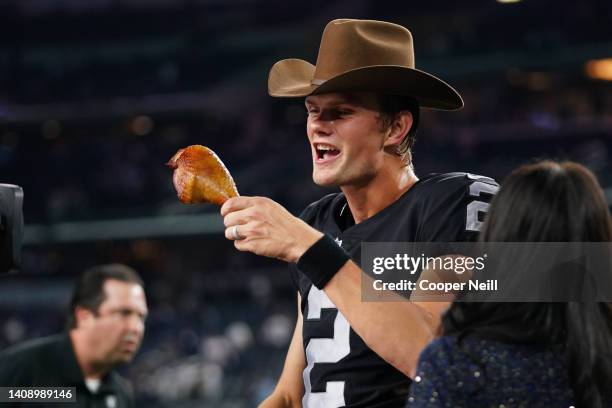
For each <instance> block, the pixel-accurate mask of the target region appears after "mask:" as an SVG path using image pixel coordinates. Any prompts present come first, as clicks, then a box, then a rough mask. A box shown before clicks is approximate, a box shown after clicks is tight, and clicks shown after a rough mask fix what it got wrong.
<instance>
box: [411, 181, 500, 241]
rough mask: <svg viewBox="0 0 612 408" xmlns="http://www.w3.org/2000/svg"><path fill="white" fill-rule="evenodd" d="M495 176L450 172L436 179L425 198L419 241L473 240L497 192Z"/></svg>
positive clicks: (497, 186)
mask: <svg viewBox="0 0 612 408" xmlns="http://www.w3.org/2000/svg"><path fill="white" fill-rule="evenodd" d="M498 189H499V185H498V184H497V183H496V182H495V180H493V179H491V178H488V177H484V176H476V175H472V174H469V173H453V174H450V175H448V177H446V178H442V179H440V180H439V181H437V182H436V183H435V184H434V185H433V186H432V188H431V191H430V194H429V195H428V197H427V199H426V200H425V202H426V204H425V208H424V213H425V214H424V222H423V224H422V230H421V236H420V238H421V239H420V240H421V241H422V242H463V241H475V240H476V239H477V237H478V232H479V231H480V228H481V227H482V224H483V221H484V217H485V215H486V213H487V211H488V209H489V202H490V200H491V198H492V197H493V195H494V194H495V193H497V190H498Z"/></svg>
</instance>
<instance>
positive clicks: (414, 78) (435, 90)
mask: <svg viewBox="0 0 612 408" xmlns="http://www.w3.org/2000/svg"><path fill="white" fill-rule="evenodd" d="M349 91H363V92H377V93H384V94H393V95H407V96H412V97H413V98H415V99H416V100H417V101H418V102H419V105H420V106H422V107H426V108H432V109H444V110H455V109H460V108H462V107H463V100H462V99H461V96H460V95H459V94H458V93H457V91H455V90H454V89H453V88H452V87H451V86H450V85H448V84H447V83H446V82H444V81H442V80H441V79H438V78H436V77H435V76H433V75H431V74H428V73H426V72H423V71H419V70H418V69H415V68H414V49H413V47H412V34H410V31H408V30H407V29H406V28H405V27H402V26H400V25H397V24H392V23H387V22H384V21H375V20H351V19H340V20H333V21H331V22H330V23H329V24H327V26H326V27H325V30H324V31H323V37H322V38H321V46H320V47H319V56H318V57H317V65H316V66H315V65H312V64H311V63H309V62H307V61H304V60H301V59H285V60H281V61H278V62H277V63H276V64H274V66H272V69H271V70H270V74H269V76H268V93H269V94H270V95H271V96H276V97H303V96H308V95H317V94H323V93H330V92H349Z"/></svg>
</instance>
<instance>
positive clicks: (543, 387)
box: [406, 336, 610, 408]
mask: <svg viewBox="0 0 612 408" xmlns="http://www.w3.org/2000/svg"><path fill="white" fill-rule="evenodd" d="M567 360H568V359H567V353H566V352H565V351H564V350H563V348H561V347H544V346H538V345H531V344H510V343H503V342H499V341H495V340H486V339H481V338H478V337H476V336H468V337H466V338H465V339H463V340H462V342H461V343H459V341H458V340H457V337H456V336H443V337H440V338H438V339H436V340H434V341H432V342H431V343H430V344H429V345H428V346H427V348H426V349H425V350H423V352H422V353H421V356H420V358H419V366H418V368H417V376H416V377H415V382H414V384H413V385H412V389H411V390H410V397H409V398H408V404H407V406H406V408H423V407H427V408H446V407H448V408H470V407H502V406H505V407H529V408H549V407H571V406H574V405H575V402H574V393H573V391H572V388H571V387H570V384H569V368H568V361H567ZM609 403H610V401H608V403H605V402H604V405H603V406H605V407H609V406H610V404H609Z"/></svg>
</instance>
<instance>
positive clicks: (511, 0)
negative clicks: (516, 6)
mask: <svg viewBox="0 0 612 408" xmlns="http://www.w3.org/2000/svg"><path fill="white" fill-rule="evenodd" d="M497 2H498V3H501V4H511V3H520V2H521V0H497Z"/></svg>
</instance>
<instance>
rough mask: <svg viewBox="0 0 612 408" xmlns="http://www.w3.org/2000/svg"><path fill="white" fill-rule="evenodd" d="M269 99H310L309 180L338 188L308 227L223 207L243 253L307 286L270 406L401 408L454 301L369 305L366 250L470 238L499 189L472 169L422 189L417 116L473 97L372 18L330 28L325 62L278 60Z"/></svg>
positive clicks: (286, 217) (263, 201)
mask: <svg viewBox="0 0 612 408" xmlns="http://www.w3.org/2000/svg"><path fill="white" fill-rule="evenodd" d="M268 90H269V93H270V95H272V96H275V97H305V104H306V109H307V111H308V121H307V135H308V141H309V143H310V146H311V150H312V162H313V180H314V182H315V183H317V184H319V185H323V186H332V185H335V186H339V187H340V190H341V192H340V193H337V194H331V195H328V196H326V197H324V198H322V199H321V200H319V201H317V202H315V203H313V204H311V205H310V206H308V207H307V208H306V210H305V211H304V212H303V213H302V215H301V216H300V218H296V217H294V216H292V215H291V214H290V213H289V212H288V211H286V210H285V209H284V208H283V207H281V206H280V205H279V204H277V203H276V202H274V201H272V200H270V199H268V198H264V197H244V196H243V197H236V198H233V199H230V200H228V201H227V202H226V203H225V204H224V205H223V207H222V208H221V214H222V215H223V216H224V223H225V226H226V233H225V235H226V237H227V238H228V239H232V240H234V244H235V246H236V248H237V249H239V250H241V251H250V252H253V253H255V254H258V255H263V256H267V257H273V258H278V259H282V260H285V261H287V262H289V263H290V264H291V265H292V277H293V280H294V283H295V285H296V289H297V290H298V321H297V324H296V328H295V332H294V336H293V340H292V341H291V345H290V347H289V351H288V354H287V359H286V361H285V367H284V369H283V372H282V374H281V377H280V379H279V382H278V384H277V387H276V389H275V391H274V393H273V394H272V395H271V396H270V397H269V398H268V399H267V400H266V401H264V403H263V404H262V406H265V407H277V406H278V407H283V406H290V407H294V406H295V407H298V406H304V407H325V408H329V407H344V406H346V407H400V406H403V404H404V402H405V397H406V395H407V392H408V387H409V385H410V379H409V378H408V377H414V375H415V368H416V363H417V360H418V356H419V353H420V351H421V350H422V348H423V347H424V346H425V345H426V344H427V343H428V342H429V341H430V340H431V339H432V337H433V333H434V332H435V330H436V328H437V325H438V321H439V313H440V311H441V310H442V308H443V307H444V305H443V304H439V303H437V304H436V303H434V302H430V303H424V302H420V303H419V302H411V301H403V302H362V300H361V279H362V277H361V274H362V271H361V269H360V267H359V259H360V244H361V242H364V241H369V242H385V241H386V242H394V241H395V242H419V241H421V242H433V241H439V242H454V241H465V240H471V239H473V238H474V236H475V234H476V233H477V231H478V228H479V226H480V223H481V221H482V216H483V213H484V212H485V211H486V209H487V207H488V204H487V203H486V202H485V201H486V200H488V199H489V198H490V196H491V194H494V193H495V192H496V190H497V184H496V183H495V182H494V181H493V180H491V179H488V178H485V177H480V176H473V175H470V174H466V173H450V174H437V175H430V176H427V177H424V178H421V179H420V180H419V179H418V178H417V177H416V176H415V174H414V171H413V166H412V156H411V151H410V148H411V146H412V144H413V142H414V138H415V133H416V127H417V122H418V117H419V116H418V115H419V107H427V108H433V109H443V110H455V109H459V108H461V107H462V106H463V101H462V99H461V97H460V96H459V94H458V93H457V92H456V91H455V90H454V89H453V88H451V87H450V86H449V85H447V84H446V83H444V82H443V81H441V80H440V79H438V78H436V77H434V76H432V75H430V74H428V73H425V72H423V71H419V70H417V69H415V68H414V53H413V48H412V36H411V34H410V32H409V31H408V30H407V29H406V28H404V27H402V26H399V25H396V24H391V23H387V22H382V21H371V20H349V19H342V20H334V21H332V22H330V23H329V24H328V25H327V26H326V28H325V30H324V32H323V37H322V40H321V46H320V49H319V55H318V58H317V64H316V66H315V65H312V64H310V63H308V62H306V61H303V60H298V59H287V60H282V61H279V62H277V63H276V64H275V65H274V66H273V67H272V69H271V71H270V76H269V79H268ZM483 200H484V201H483Z"/></svg>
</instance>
